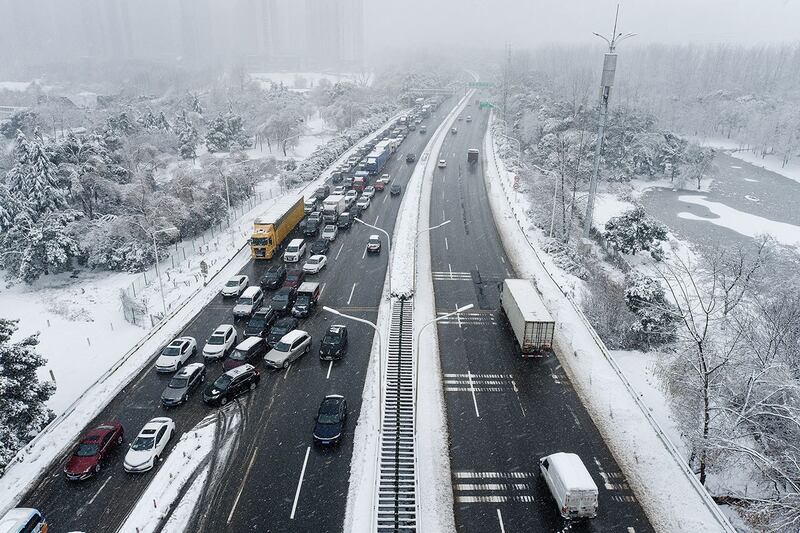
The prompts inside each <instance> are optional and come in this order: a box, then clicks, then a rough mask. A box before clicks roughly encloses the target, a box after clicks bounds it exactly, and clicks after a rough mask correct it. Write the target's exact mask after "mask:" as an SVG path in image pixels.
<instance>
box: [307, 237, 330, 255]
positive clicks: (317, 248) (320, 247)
mask: <svg viewBox="0 0 800 533" xmlns="http://www.w3.org/2000/svg"><path fill="white" fill-rule="evenodd" d="M329 246H330V241H329V240H328V239H317V240H316V241H314V242H312V243H311V255H319V254H322V255H325V254H326V253H328V247H329Z"/></svg>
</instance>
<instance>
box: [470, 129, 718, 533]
mask: <svg viewBox="0 0 800 533" xmlns="http://www.w3.org/2000/svg"><path fill="white" fill-rule="evenodd" d="M484 153H486V154H493V156H492V157H488V159H487V163H488V164H487V169H486V174H485V179H486V187H487V191H488V195H489V200H490V204H491V207H492V211H493V214H494V218H495V223H496V224H497V227H498V231H499V233H500V236H501V238H502V240H503V244H504V247H505V249H506V251H507V253H508V254H509V257H510V258H511V260H512V262H513V263H514V268H515V269H516V270H517V272H518V273H519V275H520V276H522V277H524V278H528V279H531V280H533V281H534V284H535V285H536V287H537V288H538V290H539V292H540V293H541V294H542V297H543V300H544V302H545V304H546V305H547V306H548V310H549V311H550V313H551V314H552V315H553V316H554V317H555V319H556V324H557V326H556V353H557V354H558V356H559V361H560V362H561V364H562V365H563V367H564V369H565V370H566V371H567V373H568V375H569V377H570V379H571V381H572V384H573V385H574V387H575V389H576V391H577V392H578V394H579V395H580V397H581V399H582V401H583V403H584V405H586V408H587V409H588V410H589V412H590V414H591V415H592V419H593V420H594V422H595V424H597V427H598V429H599V430H600V432H601V434H602V435H603V438H604V440H605V442H606V443H607V444H608V446H609V448H610V449H611V451H612V453H613V454H614V457H615V458H616V460H617V462H618V463H619V465H620V467H621V468H622V470H623V471H624V473H625V475H626V477H627V478H628V480H629V481H630V484H631V488H632V489H633V490H634V492H635V494H636V496H637V498H638V500H639V501H640V503H641V504H642V507H643V508H644V509H645V512H646V513H647V515H648V517H649V519H650V521H651V523H652V525H653V526H654V527H655V528H656V529H657V530H658V531H703V532H711V531H733V528H732V526H731V525H730V523H729V522H728V521H727V519H726V518H725V517H724V515H722V513H721V512H720V510H719V508H718V507H717V506H716V504H714V502H713V501H712V500H711V497H710V496H709V495H708V493H707V492H706V491H705V489H704V488H703V487H702V486H701V485H700V484H699V482H698V481H697V479H696V478H695V477H694V475H693V474H692V473H691V471H690V470H689V469H688V467H687V465H686V463H685V462H684V461H683V459H682V458H681V457H680V455H679V454H678V452H677V450H676V449H675V447H674V446H673V444H672V443H671V442H670V441H669V439H668V438H667V436H666V435H665V434H664V432H663V431H662V430H661V429H660V428H659V427H658V424H657V423H656V422H655V420H654V419H653V417H652V415H651V414H650V413H649V412H648V410H647V409H646V408H645V407H644V405H643V404H642V403H641V402H640V401H639V399H638V397H637V393H636V391H635V390H634V389H633V387H632V386H631V385H630V383H628V381H627V379H626V378H625V376H624V374H623V373H622V371H621V370H620V368H619V366H618V365H617V364H616V362H615V361H614V359H613V358H612V356H611V354H610V353H609V352H608V350H606V348H605V345H604V344H603V342H602V341H601V340H600V338H599V337H598V336H597V334H596V333H595V332H594V329H593V328H592V327H591V325H590V324H589V322H588V321H587V320H586V318H585V317H584V316H583V314H582V313H581V311H580V310H579V309H578V307H577V306H576V305H575V304H574V302H573V301H572V300H571V299H570V298H569V297H567V296H566V295H565V294H564V292H563V291H562V289H561V287H560V286H559V285H558V284H557V283H556V281H555V280H554V279H553V277H551V274H550V272H549V271H548V269H547V268H546V267H545V265H544V264H543V263H542V260H541V259H540V254H539V253H537V250H536V249H535V248H534V245H533V244H531V242H529V240H528V239H527V238H526V236H525V234H524V232H523V230H522V228H521V226H520V224H519V223H518V222H517V219H516V216H517V215H516V214H515V213H514V212H513V211H511V210H509V209H508V206H509V204H510V203H512V202H511V200H510V198H509V196H508V195H507V192H506V191H507V185H506V183H505V180H504V178H505V176H504V173H505V172H506V171H505V169H504V168H503V166H502V161H501V160H500V158H499V156H498V155H497V154H496V152H495V146H494V142H493V139H492V137H491V134H490V130H489V131H487V134H486V138H485V140H484ZM512 194H513V193H512Z"/></svg>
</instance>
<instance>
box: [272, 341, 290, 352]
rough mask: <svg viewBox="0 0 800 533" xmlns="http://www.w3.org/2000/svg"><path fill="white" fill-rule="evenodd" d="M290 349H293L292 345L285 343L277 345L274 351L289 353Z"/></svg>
mask: <svg viewBox="0 0 800 533" xmlns="http://www.w3.org/2000/svg"><path fill="white" fill-rule="evenodd" d="M289 348H291V345H290V344H288V343H285V342H279V343H278V344H276V345H275V348H274V349H275V350H277V351H279V352H288V351H289Z"/></svg>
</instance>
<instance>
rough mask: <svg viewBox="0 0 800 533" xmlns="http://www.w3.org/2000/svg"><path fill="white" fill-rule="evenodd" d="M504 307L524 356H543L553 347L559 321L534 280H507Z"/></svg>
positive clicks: (504, 283) (502, 305) (504, 291)
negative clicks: (546, 304) (548, 308)
mask: <svg viewBox="0 0 800 533" xmlns="http://www.w3.org/2000/svg"><path fill="white" fill-rule="evenodd" d="M500 308H501V310H502V311H503V313H504V314H505V316H506V318H507V319H508V322H509V324H510V325H511V329H512V331H513V332H514V337H515V338H516V339H517V343H518V344H519V347H520V352H521V353H522V356H523V357H526V356H533V355H542V353H543V352H544V351H545V350H551V349H552V347H553V335H554V333H555V329H556V323H555V321H554V320H553V317H552V316H550V313H549V312H548V311H547V309H546V308H545V306H544V302H543V301H542V299H541V297H540V296H539V293H538V292H536V287H534V286H533V283H532V282H531V281H530V280H527V279H506V280H503V284H502V290H501V292H500Z"/></svg>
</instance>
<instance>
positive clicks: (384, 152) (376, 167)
mask: <svg viewBox="0 0 800 533" xmlns="http://www.w3.org/2000/svg"><path fill="white" fill-rule="evenodd" d="M391 155H392V151H391V149H390V148H389V143H387V142H386V141H381V142H379V143H378V144H377V145H375V149H374V150H372V152H370V153H369V155H368V156H367V168H366V170H367V172H369V173H370V174H371V175H373V176H374V175H375V174H379V173H380V171H381V170H383V167H384V165H385V164H386V162H387V161H389V157H391Z"/></svg>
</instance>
